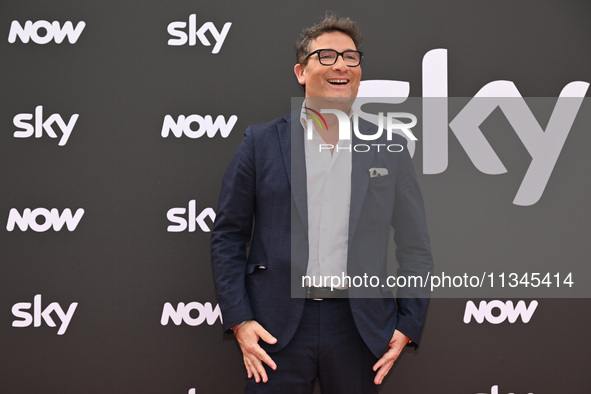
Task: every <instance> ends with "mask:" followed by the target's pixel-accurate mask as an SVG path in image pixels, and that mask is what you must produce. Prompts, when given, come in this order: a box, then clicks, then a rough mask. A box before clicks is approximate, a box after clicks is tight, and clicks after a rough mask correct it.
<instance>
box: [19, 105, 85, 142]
mask: <svg viewBox="0 0 591 394" xmlns="http://www.w3.org/2000/svg"><path fill="white" fill-rule="evenodd" d="M79 116H80V115H79V114H74V115H72V116H71V117H70V120H69V121H68V123H66V122H64V120H63V119H62V117H61V116H60V115H59V114H53V115H50V116H49V117H48V118H47V119H46V120H43V106H41V105H38V106H37V107H35V113H34V114H29V113H23V114H18V115H16V116H15V117H14V119H13V123H14V126H15V127H19V128H20V129H17V130H15V132H14V138H29V137H33V136H34V137H35V138H41V137H42V136H43V132H45V133H46V134H47V135H48V136H49V137H51V138H57V133H56V132H55V130H54V129H53V126H54V125H57V128H58V130H59V131H61V133H62V135H61V137H60V140H59V142H58V145H59V146H64V145H66V143H67V142H68V138H70V135H71V134H72V131H73V130H74V125H75V124H76V121H77V120H78V117H79ZM27 121H30V122H27Z"/></svg>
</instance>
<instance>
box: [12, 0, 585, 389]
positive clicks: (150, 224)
mask: <svg viewBox="0 0 591 394" xmlns="http://www.w3.org/2000/svg"><path fill="white" fill-rule="evenodd" d="M325 10H333V11H336V12H338V13H339V14H341V15H348V16H351V17H353V18H354V19H355V20H357V21H358V22H359V23H360V24H361V26H362V28H363V31H364V35H365V44H364V45H363V50H364V51H365V52H366V54H367V55H366V57H365V60H364V61H365V63H364V65H363V79H364V80H374V79H386V80H400V81H408V82H410V95H411V96H413V97H420V96H421V95H422V90H421V87H422V71H421V67H422V66H421V63H422V58H423V56H424V55H425V53H427V52H428V51H429V50H431V49H435V48H445V49H447V50H448V81H449V96H450V97H452V96H453V97H472V96H474V94H475V93H476V92H477V91H478V90H479V89H480V88H481V87H482V86H484V85H485V84H486V83H488V82H491V81H494V80H510V81H513V82H514V83H515V85H516V86H517V87H518V89H519V90H520V92H521V94H522V95H523V96H527V97H556V96H558V94H559V93H560V91H561V89H562V88H563V87H564V86H565V85H566V84H567V83H569V82H571V81H587V82H590V81H591V51H590V50H589V39H590V38H591V25H590V24H589V17H590V16H591V12H590V11H591V7H590V5H589V4H588V2H587V1H582V0H581V1H577V0H569V1H477V2H476V1H472V0H453V1H445V2H443V1H436V0H429V1H428V0H421V1H410V0H408V1H406V0H405V1H394V2H374V1H369V2H365V3H363V4H362V3H361V2H354V1H349V0H348V1H343V0H341V1H323V2H311V1H299V2H291V3H278V2H272V1H219V2H214V1H177V0H174V1H155V0H150V1H112V0H108V1H102V2H89V1H84V2H80V1H59V2H47V1H12V0H10V1H3V2H2V4H0V33H1V34H0V36H1V37H4V38H2V39H0V53H1V54H2V55H1V61H0V83H1V85H0V91H1V95H0V100H1V103H2V105H1V109H0V130H1V132H0V182H1V187H0V190H1V192H0V218H1V222H2V227H1V229H0V341H1V343H0V346H1V349H2V351H1V353H0V354H1V355H0V391H1V392H2V393H41V392H50V393H183V394H184V393H189V392H191V390H192V389H195V390H194V391H195V392H197V393H235V392H240V391H241V388H242V386H243V382H244V379H243V377H242V375H243V372H242V371H243V368H242V364H241V357H240V355H239V352H238V349H237V346H236V345H235V344H234V342H233V340H232V338H225V337H224V336H223V334H222V330H221V325H220V324H219V320H216V321H215V323H213V324H212V325H209V324H208V323H207V321H206V322H203V323H202V324H200V325H197V326H190V325H188V324H186V323H184V322H183V323H181V324H180V325H178V326H177V325H175V324H174V323H173V322H172V321H170V322H169V323H168V324H167V325H162V324H161V317H162V313H163V308H164V305H165V304H166V303H171V304H172V305H173V306H174V307H175V308H176V306H177V305H178V303H179V302H183V303H185V304H187V303H190V302H198V303H200V304H205V303H207V302H209V303H211V304H213V306H215V305H216V301H215V294H214V290H213V283H212V277H211V270H210V266H209V246H208V244H209V235H208V233H206V232H203V231H201V230H200V228H199V226H197V230H196V231H194V232H189V231H183V232H167V227H168V226H169V225H171V224H174V223H172V222H171V221H170V220H169V219H168V218H167V213H168V212H169V210H170V209H172V208H187V207H188V206H189V201H191V200H195V206H196V210H197V214H199V213H200V212H202V211H203V210H204V209H206V208H208V207H211V208H213V209H215V205H216V201H217V193H218V188H219V186H220V179H221V176H222V174H223V171H224V169H225V167H226V165H227V163H228V162H229V160H230V158H231V156H232V154H233V152H234V150H235V149H236V147H237V145H238V144H239V142H240V140H241V138H242V132H243V130H244V129H245V127H246V126H247V125H249V124H251V123H255V122H261V121H266V120H270V119H273V118H275V117H277V116H279V115H281V114H283V113H284V112H287V111H289V106H290V98H291V97H292V96H298V95H301V94H302V90H301V89H300V87H299V85H298V84H297V83H296V80H295V78H294V76H293V71H292V69H293V65H294V62H295V60H294V54H293V52H294V50H293V43H294V41H295V38H296V37H297V35H298V34H299V32H300V30H301V28H302V27H303V26H307V25H310V24H312V23H314V22H316V21H318V20H319V18H321V16H322V15H323V14H324V12H325ZM191 14H196V20H197V28H199V27H201V26H202V25H203V24H204V23H206V22H213V23H214V25H215V26H216V27H217V28H218V29H221V27H222V26H223V24H224V23H226V22H231V23H232V25H231V28H230V30H229V32H228V35H227V37H226V39H225V41H224V44H223V46H222V47H221V50H220V52H219V53H217V54H212V53H211V47H205V46H203V45H201V44H200V43H199V40H197V45H195V46H189V45H183V46H168V45H167V41H168V39H169V38H173V37H171V36H170V35H169V34H168V32H167V26H168V25H169V24H170V23H172V22H174V21H184V22H188V21H189V15H191ZM14 20H16V21H18V22H20V23H21V24H23V25H24V23H25V21H27V20H31V21H33V22H34V21H39V20H48V21H54V20H56V21H59V22H60V23H61V24H63V23H64V22H66V21H71V22H73V23H74V25H76V24H77V23H78V22H79V21H84V22H85V23H86V27H85V28H84V30H83V32H82V33H81V35H80V38H79V39H78V41H77V42H76V43H75V44H70V43H67V42H65V43H62V44H59V45H58V44H55V43H53V42H50V43H48V44H45V45H39V44H35V43H32V42H29V43H28V44H24V43H22V42H21V41H20V40H19V39H17V41H16V43H12V44H11V43H9V42H8V35H9V31H10V27H11V23H12V21H14ZM186 30H187V29H185V31H186ZM40 34H43V32H40ZM208 34H209V33H208ZM208 37H209V38H210V39H211V35H210V34H209V35H208ZM587 95H589V94H587ZM40 105H41V106H43V110H44V113H45V119H47V117H49V115H50V114H54V113H57V114H60V115H61V116H62V117H63V118H64V119H66V120H67V119H69V118H70V116H71V115H72V114H79V115H80V117H79V119H78V121H77V123H76V125H75V127H74V131H73V132H72V135H71V136H70V139H69V140H68V142H67V144H66V145H65V146H61V147H60V146H58V144H57V140H56V139H52V138H49V137H48V136H47V135H44V136H43V137H42V138H38V139H37V138H27V139H21V138H14V136H13V133H14V131H15V129H16V127H15V125H14V117H15V116H16V115H17V114H21V113H34V111H35V107H37V106H40ZM587 108H588V107H587ZM587 113H588V111H587ZM191 114H199V115H202V116H205V115H211V116H213V118H214V119H215V118H216V117H217V116H218V115H223V116H224V117H225V118H226V119H228V118H229V117H230V116H231V115H236V116H237V117H238V121H237V123H236V125H235V126H234V128H233V129H232V132H231V134H230V136H229V137H228V138H222V137H221V136H219V135H216V136H215V137H213V138H208V137H207V136H204V137H201V138H198V139H190V138H188V137H186V136H183V137H181V138H176V137H173V136H169V137H167V138H163V137H162V136H161V129H162V124H163V120H164V117H165V116H166V115H171V116H172V117H173V118H175V119H176V118H177V117H178V116H179V115H186V116H189V115H191ZM579 115H580V117H579V118H578V122H579V123H578V124H577V127H574V128H573V131H572V132H571V134H570V135H569V137H568V139H567V141H566V143H565V146H564V148H563V150H562V152H561V155H560V157H559V159H558V162H557V164H556V166H555V168H554V171H553V173H552V176H551V178H550V181H549V182H548V185H547V187H546V190H545V192H544V195H543V196H542V198H541V199H540V201H538V202H537V203H536V204H534V205H533V206H529V207H519V206H516V205H513V204H512V200H513V198H514V195H515V193H516V191H517V188H518V186H519V184H520V182H521V179H522V178H523V174H524V173H525V170H526V168H527V165H528V164H529V161H530V156H529V155H528V152H527V150H526V149H525V148H524V146H523V144H521V142H520V140H519V138H518V137H517V136H516V134H515V133H514V132H513V131H512V130H511V128H510V127H506V128H505V129H504V130H503V132H501V133H498V134H490V137H491V138H492V139H491V145H493V147H494V149H495V151H496V152H497V154H498V155H499V157H500V158H501V160H502V161H503V163H504V164H505V166H506V167H507V169H508V170H509V172H508V173H507V174H504V175H497V176H491V175H485V174H482V173H480V172H479V171H478V170H477V169H476V168H475V167H474V166H473V165H472V163H471V162H470V161H469V160H468V158H467V156H466V155H465V153H464V151H463V150H462V148H461V147H460V146H459V144H458V143H457V141H456V140H455V139H454V137H453V136H452V135H451V134H450V153H449V157H450V162H449V166H448V169H447V170H446V171H445V172H443V173H442V174H438V175H423V174H422V159H421V158H422V152H421V145H420V143H419V144H417V153H416V155H415V157H414V160H415V164H416V168H417V171H418V173H419V180H420V182H421V185H422V187H423V191H424V194H425V200H426V205H427V211H428V215H429V225H430V232H431V237H432V242H433V251H434V255H435V258H436V262H437V261H440V262H449V261H452V260H454V259H462V260H464V261H471V260H473V261H475V262H477V261H480V260H486V261H493V262H494V261H495V259H496V260H498V261H507V260H511V259H515V261H520V262H523V261H526V262H530V263H535V262H536V261H537V260H544V261H555V263H556V270H557V271H556V272H558V270H559V269H560V266H561V262H562V261H569V262H572V261H577V262H578V263H580V264H581V266H586V265H587V264H588V263H589V249H590V248H589V236H590V235H591V225H590V220H589V219H590V215H589V214H590V210H589V204H588V201H589V200H590V197H591V189H590V186H589V177H588V169H589V165H590V159H589V155H588V153H587V151H588V146H590V144H591V138H590V133H589V128H588V127H586V126H588V125H589V117H588V115H586V116H587V117H586V118H585V114H583V113H580V114H579ZM585 122H586V123H585ZM487 136H489V134H487ZM419 139H420V133H419ZM39 207H44V208H47V209H51V208H57V209H58V210H59V211H60V212H61V211H62V210H63V209H65V208H70V209H72V210H73V211H75V210H76V209H78V208H83V209H84V210H85V214H84V216H83V217H82V219H81V221H80V223H79V225H78V226H77V228H76V230H75V231H73V232H69V231H67V230H61V231H58V232H56V231H53V230H49V231H47V232H34V231H32V230H30V229H29V230H27V231H21V230H20V229H18V228H17V229H15V230H14V231H8V230H7V229H6V224H7V222H8V216H9V212H10V210H11V209H13V208H15V209H17V210H18V211H19V212H20V213H22V212H23V210H24V209H25V208H30V209H35V208H39ZM184 216H185V217H186V215H184ZM41 222H42V220H41V219H39V221H38V223H41ZM204 222H205V224H206V225H207V224H211V220H210V218H206V219H205V220H204ZM574 280H575V283H580V282H577V281H581V282H585V281H586V280H588V278H583V277H580V278H577V277H575V278H574ZM38 294H40V295H41V296H42V307H43V308H45V307H47V306H48V305H49V304H50V303H53V302H57V303H59V304H60V305H61V307H62V308H63V309H64V310H66V309H67V308H68V306H69V305H70V304H71V303H73V302H77V303H78V306H77V309H76V311H75V313H74V315H73V318H72V320H71V322H70V324H69V327H68V329H67V331H66V333H65V334H64V335H57V329H58V328H57V327H55V328H54V327H49V326H48V325H47V324H46V323H45V322H43V323H42V324H41V326H40V327H34V325H30V326H29V327H13V326H12V325H13V322H14V321H21V322H22V318H20V317H17V316H15V314H14V311H13V306H14V305H15V304H18V303H27V302H28V303H33V299H34V297H35V295H38ZM499 299H502V300H505V298H502V297H499ZM512 300H513V301H514V302H518V301H519V300H524V301H526V303H527V304H529V303H530V302H531V300H530V299H528V298H525V297H524V298H519V299H512ZM467 301H468V300H467V299H435V300H433V303H432V305H431V307H430V310H429V315H428V321H427V325H426V328H425V332H424V336H423V338H424V339H423V342H422V345H421V348H420V350H419V351H418V352H409V353H404V354H403V356H402V358H401V359H400V360H399V362H398V363H397V365H396V367H395V368H394V369H393V370H392V372H391V373H390V377H389V378H388V380H387V381H386V382H385V383H384V385H383V386H384V387H383V388H382V392H384V393H394V392H396V393H435V392H438V393H467V394H474V393H491V392H494V390H495V389H494V388H493V386H495V385H497V386H498V388H497V390H498V393H503V394H505V393H536V394H540V393H587V392H588V390H589V387H590V386H591V378H590V375H589V373H588V371H587V370H588V368H587V365H588V359H589V356H590V355H591V342H590V341H589V340H588V338H587V335H588V331H589V329H590V328H591V319H590V318H589V314H588V311H589V306H590V303H589V300H587V299H550V298H539V299H537V301H538V303H539V305H538V307H537V309H536V310H535V313H534V314H533V316H532V317H531V320H530V321H529V323H523V322H522V320H521V319H519V320H517V322H515V323H510V322H508V321H505V322H503V323H501V324H497V325H494V324H490V323H488V322H487V321H486V320H485V321H484V322H483V323H481V324H479V323H476V322H474V320H472V322H471V323H469V324H465V323H464V322H463V317H464V311H465V307H466V303H467ZM472 301H474V302H475V303H476V304H478V303H479V301H480V299H477V298H474V299H472ZM488 301H490V300H488ZM498 313H499V311H497V314H498ZM51 316H52V317H53V320H54V321H56V323H57V324H58V326H59V318H58V316H57V314H56V313H53V314H51ZM191 316H192V317H193V318H196V317H198V316H199V313H198V311H193V312H191ZM214 317H215V316H214Z"/></svg>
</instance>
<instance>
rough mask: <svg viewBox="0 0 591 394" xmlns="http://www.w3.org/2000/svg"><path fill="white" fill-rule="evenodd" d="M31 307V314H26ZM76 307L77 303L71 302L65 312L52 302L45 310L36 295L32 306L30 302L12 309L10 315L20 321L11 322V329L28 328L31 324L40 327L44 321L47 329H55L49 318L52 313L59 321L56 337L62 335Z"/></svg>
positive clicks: (16, 305)
mask: <svg viewBox="0 0 591 394" xmlns="http://www.w3.org/2000/svg"><path fill="white" fill-rule="evenodd" d="M31 306H32V307H33V313H32V314H31V313H29V312H26V311H27V310H29V309H31ZM77 306H78V303H77V302H73V303H72V304H70V307H69V308H68V310H67V311H66V312H64V310H63V309H62V307H61V306H60V304H58V303H57V302H52V303H51V304H49V305H48V306H47V307H46V308H45V309H43V307H42V306H41V294H37V295H36V296H35V297H34V298H33V304H31V303H30V302H19V303H17V304H15V305H14V306H13V307H12V314H13V315H14V317H16V318H17V319H20V320H14V321H13V322H12V326H13V327H29V326H30V325H31V324H33V327H40V326H41V323H42V322H43V321H45V324H47V325H48V326H49V327H55V326H56V324H55V322H54V321H53V318H52V317H51V314H52V313H53V312H55V313H56V315H57V317H58V318H59V319H60V322H61V324H60V328H59V330H58V332H57V335H64V333H65V332H66V330H67V329H68V326H69V325H70V321H71V320H72V316H74V311H76V307H77Z"/></svg>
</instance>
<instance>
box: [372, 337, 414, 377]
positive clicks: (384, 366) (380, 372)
mask: <svg viewBox="0 0 591 394" xmlns="http://www.w3.org/2000/svg"><path fill="white" fill-rule="evenodd" d="M408 342H410V338H409V337H407V336H406V335H404V334H403V333H401V332H400V331H398V330H395V331H394V335H392V339H391V340H390V343H389V344H388V347H389V348H390V349H388V351H387V352H386V353H384V355H383V356H382V358H380V359H379V360H378V362H377V363H375V364H374V366H373V370H374V371H377V373H376V377H375V379H374V380H373V382H374V383H375V384H382V381H383V380H384V378H385V377H386V375H387V374H388V372H390V368H392V365H394V361H396V359H397V358H398V356H399V355H400V352H402V349H403V348H404V347H405V346H406V345H407V344H408Z"/></svg>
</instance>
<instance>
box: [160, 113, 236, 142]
mask: <svg viewBox="0 0 591 394" xmlns="http://www.w3.org/2000/svg"><path fill="white" fill-rule="evenodd" d="M237 120H238V117H237V116H236V115H232V116H230V118H229V119H228V121H226V118H224V116H223V115H218V117H217V118H216V119H215V122H214V121H213V117H211V115H205V116H200V115H189V116H185V115H179V117H178V119H177V121H176V122H175V120H174V118H173V117H172V116H171V115H166V116H165V117H164V122H162V132H161V135H162V137H164V138H166V137H168V136H169V135H170V132H171V131H172V134H173V135H174V136H175V137H177V138H180V137H182V135H183V134H185V135H186V136H187V137H189V138H200V137H202V136H204V135H205V134H206V133H207V136H208V137H209V138H213V137H215V135H216V134H217V133H218V131H219V133H220V135H221V136H222V138H226V137H228V136H229V135H230V132H231V131H232V128H233V127H234V125H235V124H236V121H237ZM192 125H195V126H192ZM193 127H196V128H195V129H193Z"/></svg>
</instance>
